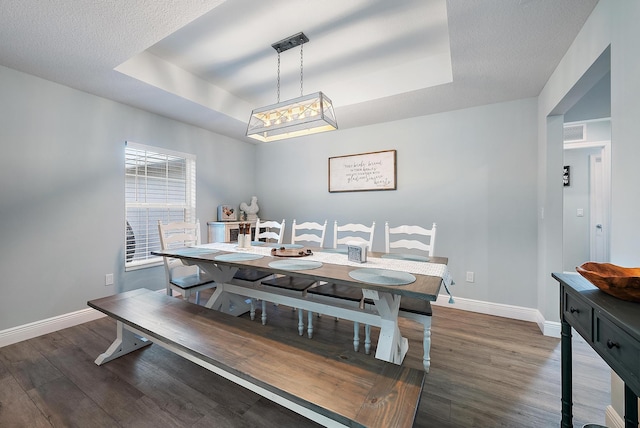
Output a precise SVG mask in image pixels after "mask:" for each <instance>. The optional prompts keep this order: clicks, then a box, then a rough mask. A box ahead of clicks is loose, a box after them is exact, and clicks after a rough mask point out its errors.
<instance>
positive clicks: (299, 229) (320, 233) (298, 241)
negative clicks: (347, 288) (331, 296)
mask: <svg viewBox="0 0 640 428" xmlns="http://www.w3.org/2000/svg"><path fill="white" fill-rule="evenodd" d="M326 229H327V220H325V221H324V223H323V224H320V223H316V222H312V221H311V222H303V223H300V224H298V223H297V222H296V220H295V219H294V220H293V223H292V224H291V244H292V245H304V244H311V245H310V246H312V247H317V248H323V247H324V238H325V232H326ZM315 283H316V281H314V280H310V279H305V278H297V277H294V276H289V275H282V276H277V277H275V278H272V279H269V280H267V281H262V285H264V286H265V287H275V288H280V289H283V290H289V291H291V292H294V293H296V294H301V295H304V294H305V293H306V292H307V289H309V287H311V286H313V285H314V284H315ZM295 309H297V310H298V333H299V334H300V336H302V335H303V334H304V314H303V311H302V309H300V308H295ZM312 318H313V314H312V312H308V324H307V326H308V327H307V334H308V336H309V337H311V336H312V335H313V322H312Z"/></svg>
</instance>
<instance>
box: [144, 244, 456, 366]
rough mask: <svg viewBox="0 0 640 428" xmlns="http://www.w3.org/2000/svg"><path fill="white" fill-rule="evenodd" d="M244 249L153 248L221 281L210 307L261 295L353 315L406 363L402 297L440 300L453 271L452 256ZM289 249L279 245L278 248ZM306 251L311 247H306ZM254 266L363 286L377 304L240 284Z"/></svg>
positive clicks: (241, 305)
mask: <svg viewBox="0 0 640 428" xmlns="http://www.w3.org/2000/svg"><path fill="white" fill-rule="evenodd" d="M256 244H257V245H251V246H250V247H249V248H239V247H238V245H237V244H236V243H212V244H203V245H199V246H194V247H188V248H178V249H170V250H166V251H158V252H154V254H156V255H160V256H165V257H175V258H180V259H182V261H183V262H184V263H185V264H188V265H197V266H199V267H200V268H201V269H202V270H203V271H205V272H206V273H207V274H208V275H209V276H210V277H212V278H213V279H214V281H215V282H216V283H217V287H216V289H215V291H214V293H213V295H212V296H211V298H210V299H209V300H208V302H207V303H206V306H207V307H209V308H211V309H216V310H221V311H223V312H227V313H230V314H235V315H241V314H243V313H246V312H247V311H248V310H250V299H260V300H264V301H268V302H273V303H276V304H283V305H287V306H292V307H295V308H298V309H302V310H307V311H312V312H315V313H321V314H325V315H328V316H335V317H338V318H342V319H348V320H351V321H354V322H360V323H363V324H367V325H371V326H376V327H379V328H380V334H379V337H378V344H377V347H376V354H375V357H376V358H378V359H381V360H384V361H388V362H392V363H395V364H401V363H402V361H403V359H404V356H405V355H406V353H407V350H408V347H409V345H408V341H407V339H406V338H404V337H402V335H401V333H400V329H399V327H398V311H399V307H400V300H401V298H402V297H403V296H405V297H413V298H418V299H424V300H428V301H435V300H436V299H437V298H438V295H439V292H440V289H441V286H442V285H444V286H445V287H446V288H447V290H449V286H450V285H451V283H452V281H451V276H450V274H449V271H448V269H447V262H448V260H447V258H444V257H431V258H430V259H429V261H428V262H420V261H414V260H402V259H390V258H385V257H383V255H382V254H376V253H370V255H369V257H368V258H367V261H366V263H358V262H352V261H349V260H348V258H347V255H346V254H344V253H342V252H337V251H336V250H333V249H325V250H323V249H313V248H312V249H311V250H312V254H311V255H305V256H304V257H277V256H274V255H273V254H272V250H273V245H271V246H270V245H268V244H264V243H256ZM281 246H282V247H284V248H290V247H289V246H286V245H282V244H279V245H278V247H281ZM301 251H305V252H306V248H303V249H301ZM240 268H244V269H255V270H260V271H265V272H269V273H272V274H281V275H288V276H296V277H302V278H307V279H313V280H315V281H323V282H330V283H336V284H341V285H347V286H350V287H357V288H360V289H361V290H362V292H363V295H364V297H365V298H367V299H370V300H371V301H373V302H374V305H373V308H371V307H364V308H362V307H360V306H357V305H354V304H352V303H349V302H340V301H339V300H338V299H327V298H323V297H321V296H315V295H311V294H300V293H293V292H290V291H288V290H283V289H275V288H274V287H262V286H260V285H259V284H258V285H255V284H254V285H252V286H248V285H238V284H237V283H233V282H232V279H233V276H234V275H235V274H236V272H237V271H238V269H240Z"/></svg>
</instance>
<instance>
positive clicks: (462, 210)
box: [256, 99, 537, 307]
mask: <svg viewBox="0 0 640 428" xmlns="http://www.w3.org/2000/svg"><path fill="white" fill-rule="evenodd" d="M536 114H537V112H536V100H535V99H527V100H520V101H515V102H509V103H502V104H493V105H488V106H483V107H477V108H471V109H465V110H459V111H453V112H448V113H443V114H436V115H432V116H424V117H418V118H413V119H407V120H402V121H397V122H390V123H384V124H378V125H374V126H368V127H363V128H357V129H346V130H340V131H338V132H332V133H326V134H318V135H315V136H312V137H308V138H306V139H298V140H289V141H281V142H276V143H271V144H262V145H259V146H258V147H257V151H258V159H260V162H259V164H258V166H257V173H256V174H257V175H256V178H257V189H258V190H257V194H258V196H259V198H260V200H261V204H260V207H261V214H262V215H263V216H268V217H270V218H277V219H282V218H285V219H286V220H287V222H289V223H290V222H291V221H292V219H293V217H294V216H295V218H296V219H297V220H298V221H302V220H316V221H321V220H324V219H328V220H329V223H330V224H331V225H332V223H333V221H334V220H338V222H339V223H345V222H358V223H371V222H372V221H375V222H376V234H375V238H374V244H373V247H374V250H378V251H382V250H383V249H384V233H383V232H384V222H385V220H388V221H389V222H390V223H391V224H392V225H400V224H420V225H424V226H429V225H431V223H433V222H436V223H437V224H438V239H437V245H436V253H437V254H439V255H443V256H447V257H449V266H450V269H451V271H452V273H453V276H454V279H455V281H456V284H457V285H456V286H454V294H455V295H456V296H458V297H466V298H470V299H477V300H481V301H490V302H496V303H504V304H510V305H517V306H524V307H535V302H536V290H535V276H534V275H527V274H526V272H528V271H530V270H532V269H535V268H534V266H535V265H536V261H535V260H536V236H537V224H536V138H537V134H536ZM339 119H340V118H339V117H338V120H339ZM388 149H396V150H397V155H398V157H397V164H398V167H397V174H398V179H397V184H398V189H397V190H395V191H374V192H349V193H329V192H328V190H327V181H328V178H327V175H328V165H327V164H328V158H329V157H332V156H340V155H348V154H355V153H364V152H373V151H379V150H388ZM263 208H264V211H263ZM332 230H333V228H332V226H331V227H330V228H329V236H330V239H328V242H327V245H332ZM467 271H473V272H475V282H474V283H467V282H465V272H467Z"/></svg>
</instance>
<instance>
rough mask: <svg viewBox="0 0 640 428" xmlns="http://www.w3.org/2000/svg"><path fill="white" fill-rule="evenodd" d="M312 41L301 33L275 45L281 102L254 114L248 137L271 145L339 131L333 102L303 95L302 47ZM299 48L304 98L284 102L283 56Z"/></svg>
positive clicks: (301, 95)
mask: <svg viewBox="0 0 640 428" xmlns="http://www.w3.org/2000/svg"><path fill="white" fill-rule="evenodd" d="M308 41H309V38H308V37H307V36H306V35H305V34H304V33H298V34H294V35H293V36H290V37H287V38H286V39H283V40H281V41H279V42H277V43H274V44H272V45H271V47H273V48H274V49H275V50H276V52H278V101H277V102H276V104H272V105H269V106H266V107H260V108H257V109H255V110H253V111H252V112H251V117H250V118H249V125H248V127H247V137H250V138H254V139H256V140H259V141H263V142H270V141H277V140H283V139H285V138H293V137H299V136H302V135H310V134H315V133H318V132H325V131H333V130H336V129H338V124H337V122H336V116H335V113H334V110H333V103H332V102H331V100H330V99H329V98H328V97H327V96H326V95H324V94H323V93H322V92H315V93H313V94H309V95H303V92H302V83H303V78H302V77H303V74H302V69H303V50H302V45H304V44H305V43H307V42H308ZM295 46H300V96H299V97H297V98H293V99H291V100H288V101H283V102H280V54H281V53H282V52H284V51H286V50H288V49H291V48H293V47H295Z"/></svg>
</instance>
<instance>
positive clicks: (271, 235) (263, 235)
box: [254, 218, 285, 244]
mask: <svg viewBox="0 0 640 428" xmlns="http://www.w3.org/2000/svg"><path fill="white" fill-rule="evenodd" d="M284 228H285V224H284V219H282V222H281V223H278V222H277V221H273V220H268V221H262V220H260V218H257V219H256V231H255V236H254V241H260V240H262V239H264V240H265V241H266V242H276V243H278V244H281V243H282V238H283V237H284ZM263 229H264V230H263Z"/></svg>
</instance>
